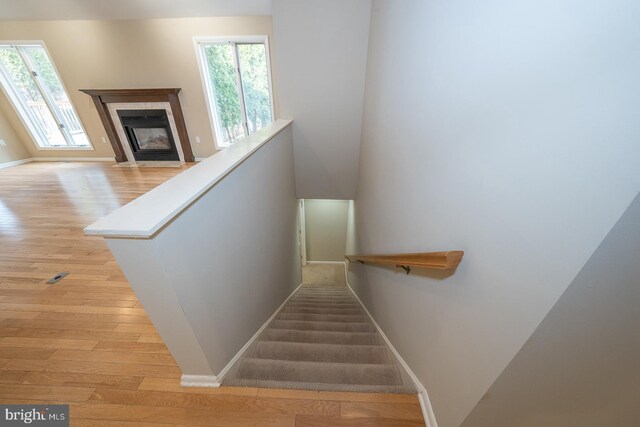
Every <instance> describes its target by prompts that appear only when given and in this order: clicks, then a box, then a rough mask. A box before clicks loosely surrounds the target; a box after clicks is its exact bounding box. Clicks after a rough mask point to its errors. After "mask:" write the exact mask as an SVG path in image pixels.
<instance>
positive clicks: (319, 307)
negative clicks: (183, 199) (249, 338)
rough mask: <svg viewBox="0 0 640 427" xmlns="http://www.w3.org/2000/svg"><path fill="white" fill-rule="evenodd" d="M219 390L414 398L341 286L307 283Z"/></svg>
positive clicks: (410, 386) (407, 382)
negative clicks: (235, 388)
mask: <svg viewBox="0 0 640 427" xmlns="http://www.w3.org/2000/svg"><path fill="white" fill-rule="evenodd" d="M222 385H223V386H225V385H226V386H245V387H268V388H293V389H305V390H330V391H359V392H379V393H415V392H416V390H415V388H414V386H413V384H412V383H411V381H410V379H409V378H408V375H407V374H406V372H404V370H403V368H402V367H401V366H400V365H399V364H398V363H397V361H396V359H395V357H394V356H393V354H392V352H391V351H390V350H389V349H388V347H387V346H386V344H385V343H384V341H383V339H382V337H380V335H379V334H378V333H377V331H376V328H375V326H374V325H373V324H372V323H371V321H370V319H369V317H368V316H367V315H366V313H365V312H364V310H363V309H362V307H361V306H360V304H359V303H358V301H357V300H356V299H355V298H354V296H353V295H352V294H351V292H350V291H349V289H348V288H347V287H346V286H345V285H343V284H305V285H303V286H302V287H301V288H300V289H299V290H298V292H296V294H295V295H294V296H293V297H291V299H290V300H289V302H288V303H287V304H286V305H285V306H284V307H283V309H282V310H281V311H280V312H279V313H278V314H277V316H276V317H275V319H274V320H273V321H272V322H271V323H270V324H269V325H268V327H267V328H266V329H265V330H264V332H263V333H262V334H261V335H260V336H259V337H258V339H257V340H256V341H255V342H254V343H253V344H252V346H251V347H250V348H249V349H248V350H247V352H246V353H245V355H244V358H243V359H241V360H240V361H239V362H238V363H236V365H235V366H234V367H233V368H232V369H231V370H230V372H229V373H228V374H227V376H226V377H225V379H224V380H223V383H222Z"/></svg>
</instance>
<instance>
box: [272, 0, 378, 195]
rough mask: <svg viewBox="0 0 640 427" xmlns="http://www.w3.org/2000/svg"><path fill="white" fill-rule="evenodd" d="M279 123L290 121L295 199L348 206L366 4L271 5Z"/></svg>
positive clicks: (281, 0)
mask: <svg viewBox="0 0 640 427" xmlns="http://www.w3.org/2000/svg"><path fill="white" fill-rule="evenodd" d="M272 8H273V12H272V14H273V36H274V45H275V50H276V55H275V64H276V70H277V73H278V81H279V82H280V84H279V88H280V117H283V118H294V119H295V122H294V124H293V140H294V152H295V164H296V190H297V195H298V198H301V199H353V198H355V194H356V185H357V174H358V150H359V146H360V129H361V124H362V100H363V96H364V75H365V67H366V57H367V43H368V37H369V18H370V10H371V1H370V0H322V1H317V0H273V5H272Z"/></svg>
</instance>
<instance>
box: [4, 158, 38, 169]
mask: <svg viewBox="0 0 640 427" xmlns="http://www.w3.org/2000/svg"><path fill="white" fill-rule="evenodd" d="M32 160H33V159H21V160H14V161H13V162H5V163H0V169H4V168H10V167H11V166H18V165H21V164H23V163H29V162H30V161H32Z"/></svg>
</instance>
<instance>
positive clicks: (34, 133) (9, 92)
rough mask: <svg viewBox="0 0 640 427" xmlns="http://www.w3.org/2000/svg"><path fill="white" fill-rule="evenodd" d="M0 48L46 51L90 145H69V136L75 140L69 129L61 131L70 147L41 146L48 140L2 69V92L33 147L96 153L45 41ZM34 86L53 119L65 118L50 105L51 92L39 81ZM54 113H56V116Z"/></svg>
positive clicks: (27, 61)
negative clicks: (11, 47) (26, 48)
mask: <svg viewBox="0 0 640 427" xmlns="http://www.w3.org/2000/svg"><path fill="white" fill-rule="evenodd" d="M0 46H40V47H42V48H43V49H44V52H45V53H46V55H47V58H48V59H49V62H50V63H51V67H52V68H53V71H54V72H55V74H56V77H57V78H58V81H59V82H60V86H61V87H62V90H64V92H65V94H66V95H67V98H68V99H69V103H70V104H71V108H72V109H73V112H74V114H75V115H76V117H77V118H78V124H79V125H80V128H81V129H82V132H84V134H85V136H86V137H87V142H88V143H89V145H72V144H69V139H68V136H69V138H70V139H71V140H73V138H71V137H70V134H69V135H67V133H68V129H65V130H61V132H62V134H63V137H64V139H65V141H67V144H69V145H56V146H47V145H41V141H44V140H46V137H45V136H44V135H42V134H41V130H40V128H39V127H38V126H37V125H35V124H34V123H32V121H33V120H34V119H33V117H32V115H31V113H30V112H29V111H27V110H26V109H25V108H24V106H23V105H22V101H21V100H20V99H18V95H17V94H16V90H15V86H14V84H13V82H12V81H11V80H10V78H9V77H8V76H6V75H5V71H4V68H3V67H0V83H1V84H0V88H1V89H2V92H3V93H4V95H5V96H6V97H7V99H8V100H9V102H10V103H11V106H12V107H13V109H14V110H15V111H16V113H17V115H18V117H19V118H20V121H21V122H22V125H23V126H24V128H25V129H26V130H27V132H28V133H29V136H30V137H31V140H32V142H33V145H35V147H36V149H37V150H39V151H51V150H54V151H55V150H60V151H76V150H79V151H94V150H95V148H94V146H93V143H92V142H91V139H90V138H89V134H88V133H87V130H86V128H85V126H84V123H82V119H80V115H79V114H78V111H77V110H76V107H75V105H74V104H73V101H72V100H71V96H69V91H68V90H67V88H66V86H65V84H64V82H63V81H62V78H61V77H60V72H58V68H57V67H56V64H55V62H53V58H52V57H51V53H50V52H49V49H47V46H46V45H45V43H44V41H42V40H0ZM18 53H19V55H20V56H21V58H22V60H23V62H24V63H25V66H26V67H27V69H28V70H29V71H30V72H31V71H33V70H32V68H33V65H32V64H31V61H30V59H29V58H26V59H25V58H24V56H23V55H24V54H23V53H22V52H20V51H19V50H18ZM34 84H35V85H36V86H37V87H38V90H39V91H40V94H41V96H42V97H43V100H44V102H45V104H46V105H47V108H48V109H49V110H50V111H51V114H52V115H53V118H54V119H56V114H60V115H61V116H62V117H63V118H64V115H63V114H62V113H61V112H58V111H57V110H58V108H57V106H55V102H54V103H53V104H54V107H52V106H51V105H50V104H51V102H52V100H51V99H50V96H51V95H50V93H49V90H48V89H47V88H46V87H44V86H42V84H41V83H40V82H39V81H38V80H37V79H34ZM52 110H53V111H52ZM54 111H56V113H55V114H54Z"/></svg>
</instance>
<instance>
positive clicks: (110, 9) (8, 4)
mask: <svg viewBox="0 0 640 427" xmlns="http://www.w3.org/2000/svg"><path fill="white" fill-rule="evenodd" d="M270 14H271V0H0V21H17V20H77V19H145V18H183V17H195V16H246V15H270Z"/></svg>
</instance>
